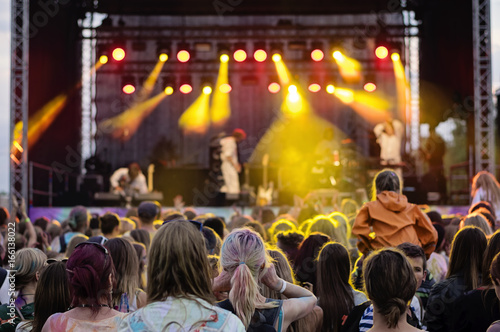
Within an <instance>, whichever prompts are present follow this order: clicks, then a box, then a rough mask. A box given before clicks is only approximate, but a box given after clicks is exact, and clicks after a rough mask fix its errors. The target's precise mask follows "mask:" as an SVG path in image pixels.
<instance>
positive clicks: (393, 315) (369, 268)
mask: <svg viewBox="0 0 500 332" xmlns="http://www.w3.org/2000/svg"><path fill="white" fill-rule="evenodd" d="M363 275H364V279H365V287H366V292H367V294H368V298H369V299H370V300H371V301H372V303H373V308H374V311H373V327H372V328H371V329H370V331H372V332H378V331H405V332H406V331H421V330H419V329H417V328H415V327H413V326H411V325H410V324H409V323H408V322H407V321H406V312H407V310H408V303H409V302H410V300H411V299H412V297H413V296H414V295H415V290H416V289H417V280H416V278H415V274H414V272H413V268H412V266H411V264H410V262H409V261H408V259H407V258H406V257H405V255H404V254H403V253H402V252H400V251H399V250H396V249H390V248H386V249H380V250H378V251H375V252H373V253H371V254H370V255H369V256H368V258H367V259H366V260H365V262H364V265H363Z"/></svg>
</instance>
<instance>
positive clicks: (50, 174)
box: [28, 161, 76, 207]
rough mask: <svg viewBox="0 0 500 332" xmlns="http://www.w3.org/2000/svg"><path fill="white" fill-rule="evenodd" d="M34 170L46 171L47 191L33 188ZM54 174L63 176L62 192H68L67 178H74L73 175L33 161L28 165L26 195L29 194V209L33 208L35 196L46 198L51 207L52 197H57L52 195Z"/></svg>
mask: <svg viewBox="0 0 500 332" xmlns="http://www.w3.org/2000/svg"><path fill="white" fill-rule="evenodd" d="M35 169H39V170H44V171H47V173H48V189H47V190H46V191H45V190H42V189H35V188H33V187H34V182H33V174H34V170H35ZM54 173H56V174H61V175H62V176H63V183H64V188H63V190H64V192H69V177H70V176H72V177H76V175H75V174H71V173H68V172H65V171H62V170H59V169H55V168H53V167H50V166H47V165H43V164H39V163H36V162H33V161H31V162H30V163H29V171H28V174H29V190H28V193H29V195H28V196H29V206H30V207H31V206H33V202H34V197H35V195H37V196H47V197H48V206H49V207H52V204H53V201H54V197H57V196H58V195H57V194H55V193H54Z"/></svg>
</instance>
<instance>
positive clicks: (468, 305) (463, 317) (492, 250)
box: [451, 231, 500, 332]
mask: <svg viewBox="0 0 500 332" xmlns="http://www.w3.org/2000/svg"><path fill="white" fill-rule="evenodd" d="M499 252H500V231H497V232H495V234H493V236H492V237H491V238H490V239H489V241H488V246H487V247H486V251H485V253H484V258H483V264H482V282H481V286H480V287H479V288H476V289H474V290H472V291H470V292H468V293H466V294H465V295H464V296H462V297H461V298H459V299H458V300H457V301H456V302H455V304H454V309H453V311H454V314H453V316H452V320H453V321H452V322H451V326H452V329H453V331H456V332H466V331H468V332H475V331H486V330H487V329H488V326H489V325H490V324H491V323H493V322H494V321H496V320H499V319H500V304H499V301H498V298H497V296H496V294H495V284H494V283H493V280H492V278H491V276H490V267H491V263H492V261H493V258H494V257H495V256H496V255H497V254H498V253H499Z"/></svg>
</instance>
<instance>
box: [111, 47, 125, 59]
mask: <svg viewBox="0 0 500 332" xmlns="http://www.w3.org/2000/svg"><path fill="white" fill-rule="evenodd" d="M111 54H112V56H113V59H115V61H122V60H123V59H125V50H124V49H123V48H121V47H117V48H115V49H114V50H113V52H112V53H111Z"/></svg>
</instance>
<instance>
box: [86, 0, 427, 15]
mask: <svg viewBox="0 0 500 332" xmlns="http://www.w3.org/2000/svg"><path fill="white" fill-rule="evenodd" d="M87 1H88V7H87V8H91V7H92V5H90V4H91V3H92V1H89V0H87ZM419 3H420V1H416V0H414V1H407V6H408V7H406V8H405V9H407V10H414V9H416V7H417V6H418V4H419ZM401 10H402V8H401V6H400V2H399V1H397V0H334V1H332V0H319V1H304V0H275V1H269V0H189V1H179V0H142V1H137V0H99V1H98V3H97V6H96V7H95V11H97V12H101V13H108V14H122V15H214V14H218V15H318V14H321V15H329V14H332V15H333V14H362V13H387V12H399V11H401Z"/></svg>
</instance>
